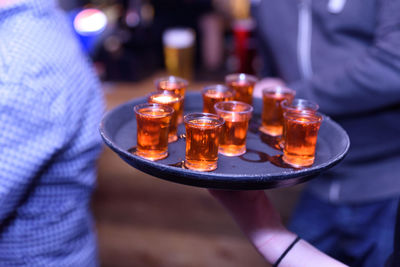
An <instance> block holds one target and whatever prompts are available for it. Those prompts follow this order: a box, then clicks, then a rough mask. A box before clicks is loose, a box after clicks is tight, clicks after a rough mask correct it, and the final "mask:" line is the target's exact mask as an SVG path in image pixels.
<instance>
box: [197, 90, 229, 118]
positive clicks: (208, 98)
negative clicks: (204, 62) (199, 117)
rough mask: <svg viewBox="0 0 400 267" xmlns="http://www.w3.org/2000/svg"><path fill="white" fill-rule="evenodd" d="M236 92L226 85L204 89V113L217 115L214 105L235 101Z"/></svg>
mask: <svg viewBox="0 0 400 267" xmlns="http://www.w3.org/2000/svg"><path fill="white" fill-rule="evenodd" d="M234 94H235V92H234V91H233V90H231V89H229V88H228V87H226V86H225V85H221V84H214V85H210V86H206V87H204V89H203V91H202V95H203V112H205V113H213V114H216V113H215V109H214V105H215V104H216V103H218V102H223V101H231V100H233V96H234Z"/></svg>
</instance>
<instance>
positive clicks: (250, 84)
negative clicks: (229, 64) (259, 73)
mask: <svg viewBox="0 0 400 267" xmlns="http://www.w3.org/2000/svg"><path fill="white" fill-rule="evenodd" d="M257 81H258V79H257V78H256V77H255V76H253V75H249V74H245V73H235V74H229V75H227V76H225V83H226V85H227V86H228V87H229V88H231V89H232V90H233V91H235V97H234V99H235V100H237V101H242V102H245V103H247V104H249V105H251V104H252V103H253V90H254V86H255V84H256V82H257Z"/></svg>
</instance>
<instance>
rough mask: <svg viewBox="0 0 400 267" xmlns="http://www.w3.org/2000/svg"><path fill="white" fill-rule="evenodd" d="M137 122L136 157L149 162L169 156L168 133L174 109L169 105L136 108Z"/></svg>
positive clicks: (150, 105) (137, 106) (142, 105)
mask: <svg viewBox="0 0 400 267" xmlns="http://www.w3.org/2000/svg"><path fill="white" fill-rule="evenodd" d="M134 111H135V113H136V122H137V148H136V155H138V156H141V157H143V158H146V159H149V160H153V161H155V160H159V159H163V158H166V157H167V156H168V132H169V125H170V123H171V119H172V114H173V113H174V109H173V108H172V107H170V106H167V105H161V104H152V103H145V104H139V105H136V106H135V107H134Z"/></svg>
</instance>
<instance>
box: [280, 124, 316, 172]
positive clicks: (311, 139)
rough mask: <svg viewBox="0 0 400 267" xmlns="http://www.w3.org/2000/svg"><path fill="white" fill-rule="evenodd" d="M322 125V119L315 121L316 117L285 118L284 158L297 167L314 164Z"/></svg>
mask: <svg viewBox="0 0 400 267" xmlns="http://www.w3.org/2000/svg"><path fill="white" fill-rule="evenodd" d="M313 121H314V122H313ZM320 125H321V122H320V121H319V122H315V119H310V118H306V117H305V118H296V119H290V118H287V119H285V127H286V133H285V145H284V149H283V153H284V154H283V160H284V161H285V162H287V163H289V164H291V165H292V166H295V167H304V166H310V165H312V164H313V163H314V159H315V148H316V144H317V137H318V131H319V127H320Z"/></svg>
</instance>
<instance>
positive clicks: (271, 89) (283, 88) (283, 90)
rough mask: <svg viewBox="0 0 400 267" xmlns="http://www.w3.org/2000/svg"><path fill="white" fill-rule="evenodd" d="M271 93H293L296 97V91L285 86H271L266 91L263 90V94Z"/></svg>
mask: <svg viewBox="0 0 400 267" xmlns="http://www.w3.org/2000/svg"><path fill="white" fill-rule="evenodd" d="M269 92H275V93H278V92H279V93H291V94H293V95H296V91H295V90H293V89H291V88H289V87H287V86H284V85H276V86H271V87H266V88H264V89H262V94H263V95H264V94H267V93H269Z"/></svg>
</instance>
